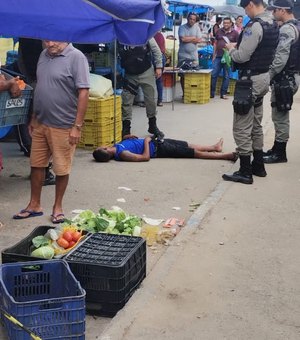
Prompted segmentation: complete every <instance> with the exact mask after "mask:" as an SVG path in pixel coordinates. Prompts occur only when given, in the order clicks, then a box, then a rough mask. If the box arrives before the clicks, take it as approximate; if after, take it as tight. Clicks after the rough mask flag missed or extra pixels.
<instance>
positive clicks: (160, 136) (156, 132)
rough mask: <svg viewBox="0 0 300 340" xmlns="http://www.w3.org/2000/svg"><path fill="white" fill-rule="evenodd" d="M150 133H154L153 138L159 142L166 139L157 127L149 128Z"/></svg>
mask: <svg viewBox="0 0 300 340" xmlns="http://www.w3.org/2000/svg"><path fill="white" fill-rule="evenodd" d="M148 132H149V133H152V134H153V137H154V138H156V139H158V140H163V139H164V137H165V134H164V133H163V132H162V131H160V130H159V128H158V127H157V126H155V127H153V128H152V127H151V128H150V127H149V129H148Z"/></svg>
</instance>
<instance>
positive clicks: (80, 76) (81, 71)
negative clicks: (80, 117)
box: [34, 44, 90, 129]
mask: <svg viewBox="0 0 300 340" xmlns="http://www.w3.org/2000/svg"><path fill="white" fill-rule="evenodd" d="M89 87H90V79H89V65H88V62H87V59H86V57H85V56H84V54H83V53H82V52H81V51H79V50H78V49H76V48H75V47H73V45H72V44H69V45H68V46H67V47H66V48H65V49H64V50H63V52H62V53H61V54H60V55H58V56H55V57H52V56H50V55H49V54H48V53H47V50H46V49H45V50H43V51H42V53H41V55H40V58H39V61H38V65H37V85H36V88H35V92H34V113H35V114H36V118H37V120H38V121H39V122H40V123H42V124H45V125H47V126H50V127H56V128H64V129H65V128H70V127H72V125H73V124H74V122H75V118H76V114H77V101H78V89H80V88H89Z"/></svg>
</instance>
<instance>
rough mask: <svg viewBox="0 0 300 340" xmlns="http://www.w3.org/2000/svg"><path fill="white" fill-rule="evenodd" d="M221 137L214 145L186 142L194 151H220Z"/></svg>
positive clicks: (221, 147)
mask: <svg viewBox="0 0 300 340" xmlns="http://www.w3.org/2000/svg"><path fill="white" fill-rule="evenodd" d="M223 142H224V141H223V138H221V139H220V140H219V141H218V142H217V143H216V144H214V145H198V144H188V146H189V147H190V148H192V149H194V150H195V151H210V152H211V151H215V152H222V149H223Z"/></svg>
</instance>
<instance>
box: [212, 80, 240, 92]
mask: <svg viewBox="0 0 300 340" xmlns="http://www.w3.org/2000/svg"><path fill="white" fill-rule="evenodd" d="M222 80H223V78H222V77H218V80H217V85H216V93H217V94H220V92H221V85H222ZM235 83H236V80H235V79H230V80H229V86H228V90H227V92H228V95H230V96H233V95H234V89H235Z"/></svg>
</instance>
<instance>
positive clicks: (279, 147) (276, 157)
mask: <svg viewBox="0 0 300 340" xmlns="http://www.w3.org/2000/svg"><path fill="white" fill-rule="evenodd" d="M263 159H264V163H266V164H273V163H286V162H287V158H286V142H277V141H275V143H274V146H273V148H272V153H270V154H269V155H266V156H264V157H263Z"/></svg>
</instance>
